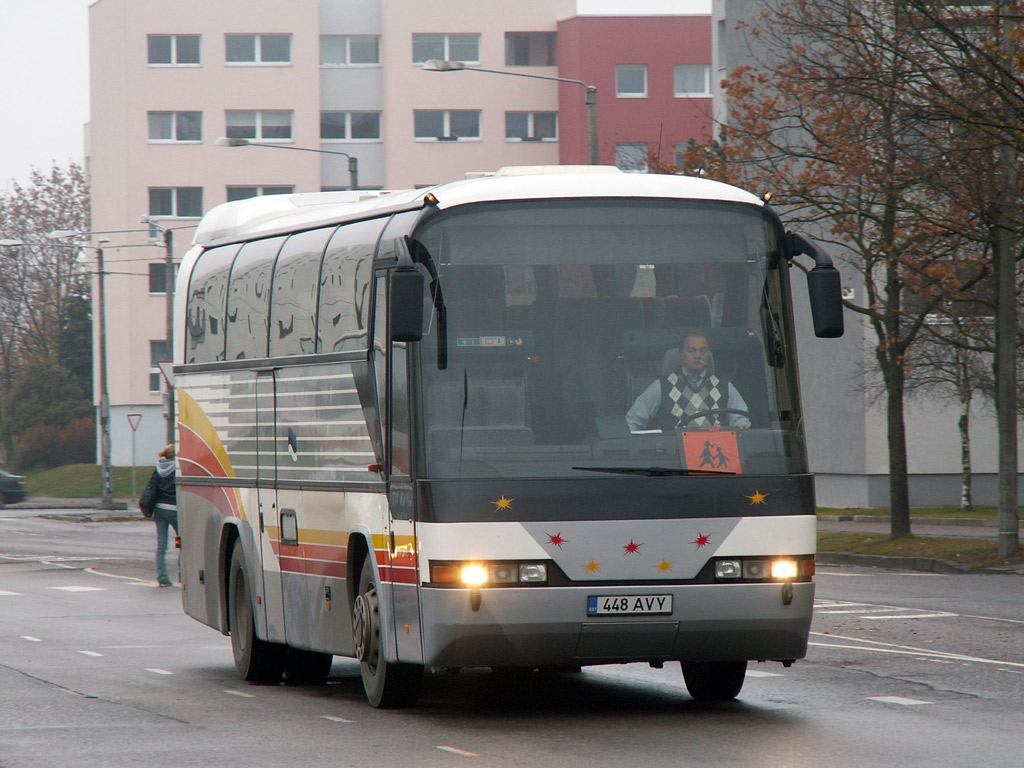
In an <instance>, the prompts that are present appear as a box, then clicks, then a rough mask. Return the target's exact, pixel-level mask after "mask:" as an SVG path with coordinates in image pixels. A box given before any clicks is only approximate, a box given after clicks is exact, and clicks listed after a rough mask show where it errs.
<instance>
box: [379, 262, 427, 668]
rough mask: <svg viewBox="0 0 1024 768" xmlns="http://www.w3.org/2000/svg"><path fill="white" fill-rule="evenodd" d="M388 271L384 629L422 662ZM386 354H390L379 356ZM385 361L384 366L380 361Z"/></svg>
mask: <svg viewBox="0 0 1024 768" xmlns="http://www.w3.org/2000/svg"><path fill="white" fill-rule="evenodd" d="M387 284H388V280H387V273H384V272H379V273H378V275H377V301H376V305H375V306H376V312H375V319H374V350H375V360H374V365H375V374H376V379H377V402H378V407H379V408H380V413H381V419H380V423H381V427H382V433H383V438H384V446H385V455H386V457H387V465H388V466H387V476H388V505H387V506H388V519H387V525H388V530H387V537H386V538H387V547H388V560H389V563H390V568H389V571H390V579H389V580H390V582H391V615H392V617H393V621H392V622H391V626H390V627H389V628H388V629H389V630H390V631H391V632H393V633H394V634H393V635H392V639H393V641H394V643H395V645H394V647H395V649H396V652H397V655H398V661H400V662H403V663H410V664H415V663H422V662H423V648H422V643H421V640H420V625H419V615H420V610H419V572H418V553H417V544H416V523H415V518H414V515H413V484H412V479H411V472H410V463H409V462H410V442H409V422H410V419H409V387H408V354H409V350H408V345H407V344H405V343H399V342H394V343H392V342H390V340H389V338H388V335H387V333H386V328H387V314H388V313H387V300H386V299H387V295H386V294H387ZM384 353H389V354H384ZM385 363H386V364H385Z"/></svg>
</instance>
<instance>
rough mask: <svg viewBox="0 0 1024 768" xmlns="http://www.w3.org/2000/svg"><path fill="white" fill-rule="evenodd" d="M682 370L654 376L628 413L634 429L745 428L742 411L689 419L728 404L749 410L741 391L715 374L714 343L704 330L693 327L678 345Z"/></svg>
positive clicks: (734, 407)
mask: <svg viewBox="0 0 1024 768" xmlns="http://www.w3.org/2000/svg"><path fill="white" fill-rule="evenodd" d="M679 353H680V357H681V358H682V368H681V370H680V371H678V372H676V371H672V372H670V373H668V374H667V375H666V376H663V377H662V378H660V379H655V380H654V381H653V382H651V385H650V386H649V387H647V389H645V390H644V391H643V392H641V393H640V396H639V397H637V399H636V402H634V403H633V405H632V407H631V408H630V409H629V412H628V413H627V414H626V422H627V423H628V424H629V429H630V431H631V432H638V431H640V430H644V429H662V430H673V429H676V428H677V427H680V426H682V427H688V426H693V427H707V426H719V425H722V426H729V427H737V428H740V429H746V428H747V427H749V426H750V419H749V418H748V417H747V416H746V415H744V414H739V413H721V414H711V415H709V416H701V417H699V418H694V419H690V420H686V419H685V418H684V417H685V416H689V415H693V414H696V413H703V412H704V411H711V410H718V409H722V408H729V409H734V410H738V411H746V410H747V404H746V402H745V401H744V400H743V396H742V395H740V393H739V391H738V390H737V389H736V387H734V386H733V385H732V384H730V383H729V382H728V381H726V380H725V379H722V378H720V377H718V376H716V375H715V374H714V371H713V368H714V363H713V361H712V357H711V346H710V345H709V343H708V337H707V336H706V335H705V334H704V333H702V332H701V331H691V332H690V333H687V334H686V336H684V337H683V340H682V342H681V343H680V345H679Z"/></svg>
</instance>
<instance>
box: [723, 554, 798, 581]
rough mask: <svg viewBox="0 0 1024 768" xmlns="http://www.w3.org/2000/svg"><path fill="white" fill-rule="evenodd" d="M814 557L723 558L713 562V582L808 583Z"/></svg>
mask: <svg viewBox="0 0 1024 768" xmlns="http://www.w3.org/2000/svg"><path fill="white" fill-rule="evenodd" d="M812 576H814V555H800V556H797V557H775V558H769V557H723V558H718V559H716V560H715V581H726V582H728V581H732V582H751V581H760V582H764V581H782V582H793V581H810V580H811V577H812Z"/></svg>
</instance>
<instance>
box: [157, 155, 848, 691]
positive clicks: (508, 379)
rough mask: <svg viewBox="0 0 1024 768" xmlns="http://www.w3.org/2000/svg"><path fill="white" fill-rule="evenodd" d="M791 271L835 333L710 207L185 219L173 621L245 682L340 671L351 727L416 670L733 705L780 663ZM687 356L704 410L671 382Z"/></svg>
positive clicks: (739, 223) (822, 293) (809, 551)
mask: <svg viewBox="0 0 1024 768" xmlns="http://www.w3.org/2000/svg"><path fill="white" fill-rule="evenodd" d="M367 196H368V199H362V198H364V197H367ZM801 253H806V254H809V255H810V256H811V257H812V258H813V260H814V265H813V266H814V268H813V269H811V270H810V271H808V286H809V294H810V296H811V310H812V314H813V318H814V325H815V332H816V333H817V334H818V335H819V336H838V335H840V334H841V333H842V311H841V304H840V298H839V278H838V273H837V272H836V270H835V269H834V268H833V267H832V264H831V262H830V261H829V259H828V257H827V256H826V255H825V254H824V253H823V252H822V251H821V250H820V249H818V248H817V247H816V246H814V245H813V244H812V243H811V242H810V241H808V240H807V239H806V238H804V237H802V236H801V235H799V234H793V233H787V232H785V231H784V229H783V227H782V225H781V224H780V222H779V219H778V217H777V216H776V214H775V213H774V212H773V211H772V209H771V208H770V207H768V206H767V205H766V203H765V202H764V201H762V200H761V199H759V198H757V197H755V196H752V195H750V194H748V193H746V192H743V191H741V190H739V189H736V188H733V187H730V186H727V185H723V184H719V183H715V182H711V181H707V180H700V179H693V178H683V177H676V176H656V175H637V174H624V173H620V172H618V171H616V170H615V169H611V168H599V169H595V168H557V167H548V168H533V169H524V168H519V169H516V168H509V169H502V170H501V171H499V172H498V173H497V174H494V175H490V176H482V177H479V178H471V179H466V180H464V181H458V182H454V183H450V184H444V185H441V186H437V187H433V188H431V189H427V190H416V191H407V192H393V193H366V195H363V194H362V193H323V194H297V195H286V196H278V197H264V198H256V199H254V200H250V201H241V202H235V203H228V204H226V205H224V206H220V207H218V208H215V209H213V210H212V211H211V212H210V213H209V214H208V215H207V216H206V217H205V218H204V219H203V221H202V223H201V224H200V226H199V229H198V232H197V235H196V239H195V243H194V247H193V248H192V250H191V251H190V252H189V254H188V255H187V256H186V258H185V260H184V262H183V264H182V267H181V270H180V274H179V277H178V293H177V302H176V312H177V333H176V337H175V338H176V344H175V346H176V349H175V367H174V371H175V383H176V396H177V409H176V413H177V415H178V441H179V451H178V457H179V459H178V460H179V477H178V509H179V518H180V526H181V549H182V552H181V568H182V579H183V582H184V598H183V599H184V608H185V611H186V612H187V613H188V614H189V615H190V616H192V617H194V618H196V619H197V620H199V621H201V622H203V623H205V624H208V625H209V626H211V627H214V628H216V629H219V630H220V631H221V632H223V633H225V634H230V636H231V644H232V648H233V652H234V659H235V664H236V666H237V668H238V672H239V673H240V675H241V676H242V677H243V678H245V679H246V680H260V681H272V680H277V679H280V678H281V677H282V676H285V677H287V678H289V679H293V680H301V681H305V682H311V681H322V680H324V679H325V678H326V677H327V675H328V673H329V671H330V667H331V663H332V659H333V656H335V655H340V656H348V657H354V658H356V659H358V660H359V662H360V665H361V669H362V678H363V683H364V685H365V689H366V695H367V698H368V699H369V701H370V703H371V704H372V705H374V706H379V707H395V706H408V705H411V704H413V703H414V702H415V701H416V698H417V696H418V693H419V690H420V683H421V680H422V677H423V674H424V670H425V669H429V668H449V669H451V668H462V667H493V668H520V669H524V670H532V669H537V668H553V669H578V668H580V667H582V666H586V665H595V664H617V663H625V662H646V663H650V664H651V665H653V666H655V667H660V666H662V665H663V664H664V662H667V661H673V660H674V661H679V662H681V666H682V671H683V676H684V679H685V683H686V686H687V689H688V691H689V692H690V694H691V695H692V696H694V697H695V698H697V699H706V700H714V699H726V698H732V697H735V696H736V695H737V694H738V693H739V691H740V689H741V686H742V684H743V680H744V676H745V674H746V666H747V662H748V661H749V660H766V661H779V662H782V663H784V664H786V665H787V666H788V665H789V664H791V663H792V662H793V661H794V660H796V659H799V658H802V657H803V656H804V655H805V652H806V648H807V638H808V632H809V626H810V621H811V608H812V602H813V596H814V584H813V580H812V576H813V573H814V552H815V511H814V499H813V486H812V478H811V476H810V475H809V474H808V469H807V456H806V451H805V445H804V436H803V433H802V428H801V412H800V401H799V393H798V389H797V378H798V377H797V356H796V348H795V347H796V338H795V333H794V326H793V307H792V304H791V297H790V285H789V274H790V269H789V268H790V266H791V263H792V260H793V258H794V257H795V256H796V255H799V254H801ZM802 311H806V309H803V310H802ZM690 346H693V347H699V348H700V349H699V350H698V353H695V354H698V356H699V355H703V359H704V363H703V366H704V374H705V382H711V383H710V384H705V385H702V384H697V383H692V384H689V383H687V384H684V383H683V380H682V379H681V378H680V376H679V374H680V372H681V373H682V374H688V373H691V372H692V371H690V369H689V368H688V367H687V366H688V365H689V362H687V361H684V360H683V357H684V356H688V355H689V354H690V351H691V350H689V347H690ZM681 347H682V348H683V349H682V352H680V348H681ZM659 387H660V392H659ZM690 387H692V388H693V390H692V391H691V390H690V389H688V388H690ZM702 387H703V388H702ZM645 393H646V400H647V407H646V410H647V411H648V412H647V413H641V412H642V411H643V410H644V408H642V407H641V406H640V405H639V403H640V401H641V400H644V395H645ZM680 395H681V396H680ZM734 395H737V396H738V399H736V397H734ZM652 405H653V406H655V407H654V408H652V407H651V406H652ZM652 410H653V411H655V412H656V413H654V414H653V415H652V414H651V413H650V411H652ZM627 414H629V416H630V418H629V420H627Z"/></svg>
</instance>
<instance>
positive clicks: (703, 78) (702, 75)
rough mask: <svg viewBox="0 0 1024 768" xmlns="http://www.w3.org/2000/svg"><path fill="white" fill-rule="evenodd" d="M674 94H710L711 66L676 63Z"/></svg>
mask: <svg viewBox="0 0 1024 768" xmlns="http://www.w3.org/2000/svg"><path fill="white" fill-rule="evenodd" d="M675 94H676V96H710V95H711V67H710V66H709V65H707V64H677V65H676V68H675Z"/></svg>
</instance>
